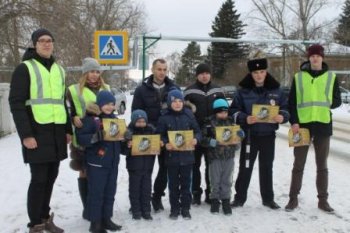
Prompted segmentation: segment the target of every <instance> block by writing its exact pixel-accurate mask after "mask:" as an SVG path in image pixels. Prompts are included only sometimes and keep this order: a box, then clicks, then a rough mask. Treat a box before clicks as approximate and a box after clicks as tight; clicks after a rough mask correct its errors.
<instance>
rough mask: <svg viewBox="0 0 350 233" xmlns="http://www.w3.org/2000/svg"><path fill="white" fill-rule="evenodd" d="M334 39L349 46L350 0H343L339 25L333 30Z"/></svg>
mask: <svg viewBox="0 0 350 233" xmlns="http://www.w3.org/2000/svg"><path fill="white" fill-rule="evenodd" d="M335 39H336V40H337V41H338V43H340V44H343V45H346V46H350V0H346V1H345V4H344V7H343V14H341V16H340V20H339V25H338V27H337V30H336V32H335Z"/></svg>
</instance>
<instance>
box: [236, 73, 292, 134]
mask: <svg viewBox="0 0 350 233" xmlns="http://www.w3.org/2000/svg"><path fill="white" fill-rule="evenodd" d="M239 85H240V86H241V89H239V90H238V91H237V93H236V95H235V97H234V99H233V101H232V104H231V106H230V114H233V115H234V117H237V123H239V124H240V125H241V126H242V128H243V129H244V130H245V131H246V130H247V129H250V134H251V135H254V136H268V135H275V131H276V130H277V129H278V124H277V123H276V124H273V123H272V124H271V123H256V124H252V125H248V124H247V117H248V116H249V115H252V107H253V104H268V105H270V104H271V103H274V104H275V105H278V106H279V109H280V111H279V114H281V115H282V116H283V118H284V120H283V123H286V122H287V121H288V120H289V113H288V102H287V101H288V100H287V97H286V96H285V95H284V93H283V91H282V90H281V89H280V84H279V83H278V82H277V81H276V80H275V79H274V78H273V77H272V76H271V75H270V74H269V73H268V74H267V77H266V79H265V82H264V86H262V87H256V86H255V82H254V80H253V77H252V76H251V74H248V75H247V76H246V77H245V78H244V79H243V80H242V81H241V82H240V83H239Z"/></svg>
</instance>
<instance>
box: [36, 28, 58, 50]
mask: <svg viewBox="0 0 350 233" xmlns="http://www.w3.org/2000/svg"><path fill="white" fill-rule="evenodd" d="M44 35H47V36H49V37H51V38H52V40H54V38H53V35H52V33H51V32H50V31H49V30H47V29H45V28H39V29H38V30H36V31H34V32H33V33H32V41H33V45H34V47H35V45H36V42H38V40H39V38H40V37H42V36H44Z"/></svg>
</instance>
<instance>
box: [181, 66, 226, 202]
mask: <svg viewBox="0 0 350 233" xmlns="http://www.w3.org/2000/svg"><path fill="white" fill-rule="evenodd" d="M196 77H197V80H196V82H195V83H194V84H192V85H190V86H189V87H187V88H186V89H185V91H184V96H185V101H186V102H187V101H189V102H191V103H192V104H194V105H195V106H196V111H195V113H194V115H195V117H196V120H197V122H198V125H199V127H201V128H203V126H204V125H205V122H206V119H207V118H208V117H209V116H211V115H212V114H213V108H212V106H213V102H214V101H215V99H217V98H225V95H224V92H223V90H222V88H221V87H219V86H217V85H215V84H213V83H212V82H211V69H210V67H209V66H208V65H207V64H204V63H203V64H199V65H198V66H197V67H196ZM207 153H208V151H207V148H205V147H202V146H201V145H199V144H197V146H196V149H195V164H194V165H193V178H192V179H193V180H192V195H193V200H192V204H197V205H200V204H201V195H202V193H203V190H202V188H201V172H200V166H201V160H202V155H203V154H204V159H205V181H206V185H207V187H206V190H205V201H206V202H207V203H210V199H209V193H210V184H209V175H208V158H207Z"/></svg>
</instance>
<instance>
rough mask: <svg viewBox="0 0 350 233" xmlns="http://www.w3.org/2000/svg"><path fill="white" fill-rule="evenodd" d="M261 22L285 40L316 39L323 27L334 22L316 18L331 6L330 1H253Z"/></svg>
mask: <svg viewBox="0 0 350 233" xmlns="http://www.w3.org/2000/svg"><path fill="white" fill-rule="evenodd" d="M252 2H253V4H254V6H255V8H256V12H258V16H255V17H252V18H253V19H256V20H259V21H260V22H262V23H263V24H265V25H266V26H268V28H269V29H270V32H272V33H274V34H277V35H279V36H281V37H282V38H283V39H288V38H290V39H302V40H309V39H316V38H319V36H320V34H319V32H320V31H322V28H323V27H326V26H327V25H329V24H332V23H334V22H335V21H334V19H333V20H324V21H322V20H320V19H317V18H316V16H317V15H318V14H319V13H320V12H321V10H323V9H325V8H326V7H327V6H330V4H331V3H332V2H331V1H330V0H252Z"/></svg>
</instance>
